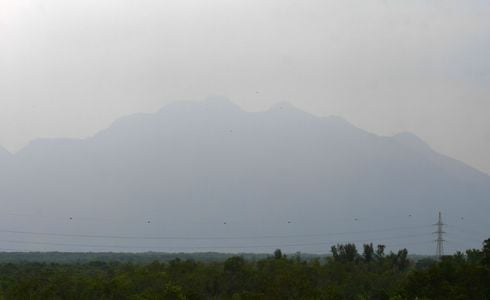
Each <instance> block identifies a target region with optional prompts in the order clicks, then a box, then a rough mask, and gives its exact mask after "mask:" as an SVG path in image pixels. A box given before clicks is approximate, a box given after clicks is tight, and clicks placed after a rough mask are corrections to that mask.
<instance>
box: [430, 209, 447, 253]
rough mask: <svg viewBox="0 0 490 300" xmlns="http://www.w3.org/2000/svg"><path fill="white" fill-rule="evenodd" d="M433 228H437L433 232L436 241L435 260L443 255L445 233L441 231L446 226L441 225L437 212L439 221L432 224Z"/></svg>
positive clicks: (440, 218)
mask: <svg viewBox="0 0 490 300" xmlns="http://www.w3.org/2000/svg"><path fill="white" fill-rule="evenodd" d="M433 225H434V226H437V230H436V231H434V232H433V233H434V234H437V239H436V240H435V242H436V256H437V258H439V259H440V258H441V256H443V255H444V242H445V240H444V233H446V232H445V231H444V230H442V227H443V226H444V225H446V224H444V223H442V213H441V212H439V219H438V220H437V223H435V224H433Z"/></svg>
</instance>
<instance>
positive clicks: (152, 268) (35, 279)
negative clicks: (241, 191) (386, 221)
mask: <svg viewBox="0 0 490 300" xmlns="http://www.w3.org/2000/svg"><path fill="white" fill-rule="evenodd" d="M0 299H353V300H362V299H376V300H378V299H380V300H383V299H387V300H403V299H407V300H408V299H436V300H437V299H472V300H473V299H490V239H487V240H486V241H484V243H483V246H482V248H481V249H470V250H467V251H465V252H464V253H461V252H458V253H456V254H455V255H450V256H444V257H442V258H441V259H440V260H434V259H430V258H426V259H421V260H418V261H413V260H411V259H410V258H409V256H408V252H407V250H406V249H402V250H399V251H397V252H390V253H385V247H384V246H383V245H377V246H373V244H365V245H363V247H362V249H360V250H358V249H357V248H356V245H354V244H339V245H335V246H333V247H332V248H331V255H330V256H328V257H325V258H320V257H319V258H310V259H304V258H302V257H301V255H299V254H298V255H284V254H283V253H282V251H281V250H279V249H278V250H276V251H275V252H274V253H273V254H272V255H270V256H269V257H266V258H260V259H257V260H255V259H246V258H244V257H242V256H232V257H229V258H227V259H226V260H224V261H197V260H193V259H184V260H183V259H178V258H177V259H173V260H171V261H167V262H162V261H154V262H151V263H131V262H117V261H93V262H80V263H39V262H16V263H1V264H0Z"/></svg>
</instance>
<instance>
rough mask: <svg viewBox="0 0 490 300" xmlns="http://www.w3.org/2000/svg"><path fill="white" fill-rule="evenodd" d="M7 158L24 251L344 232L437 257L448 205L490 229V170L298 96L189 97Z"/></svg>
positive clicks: (454, 216) (190, 244)
mask: <svg viewBox="0 0 490 300" xmlns="http://www.w3.org/2000/svg"><path fill="white" fill-rule="evenodd" d="M2 166H3V167H2V168H1V170H0V178H1V179H2V180H1V184H0V185H1V186H0V191H1V192H0V197H1V199H2V203H3V214H4V216H3V218H2V220H1V221H0V224H1V226H2V228H3V229H4V230H5V231H2V232H3V234H7V235H9V234H10V235H15V236H18V235H19V234H21V235H22V237H23V238H24V239H23V240H21V241H19V240H17V239H15V240H13V241H12V240H10V239H8V240H7V241H6V242H5V243H4V244H5V247H10V248H15V247H16V246H18V245H16V244H18V243H19V242H20V243H21V244H22V243H28V242H29V243H32V244H29V245H30V246H29V247H31V248H32V249H41V250H42V249H44V250H49V249H53V247H55V248H56V249H65V250H70V249H72V250H73V249H78V250H90V249H92V248H93V247H92V246H95V247H96V248H102V249H101V250H118V249H122V250H129V251H130V250H141V251H143V250H162V251H169V252H171V251H198V250H215V251H219V250H224V251H234V250H235V251H247V249H248V250H249V251H259V252H260V251H261V250H262V251H264V250H266V251H272V250H273V249H274V248H275V247H277V246H276V245H282V246H283V248H284V249H286V250H295V251H296V250H303V251H309V252H318V253H321V252H322V250H323V251H324V250H325V249H326V247H328V244H329V243H332V242H334V241H336V240H339V239H340V240H346V241H349V240H351V241H359V242H360V241H365V240H374V241H376V240H379V241H380V242H383V243H385V244H386V245H387V246H388V247H391V246H390V245H398V244H400V243H402V244H404V245H406V247H408V248H409V249H411V250H413V251H415V252H418V253H431V251H432V250H433V242H432V236H431V232H432V231H433V228H432V226H431V224H432V223H433V222H434V216H436V215H437V212H438V211H439V210H441V207H442V208H444V215H445V218H446V221H447V222H451V224H452V225H453V226H455V227H456V226H457V227H461V228H462V229H465V230H478V228H481V226H488V225H490V223H489V221H488V218H487V217H486V215H487V212H488V209H489V208H490V203H489V202H488V197H489V196H490V177H489V176H488V175H486V174H484V173H482V172H480V171H477V170H476V169H473V168H471V167H469V166H467V165H465V164H464V163H462V162H460V161H457V160H454V159H452V158H449V157H447V156H444V155H441V154H439V153H437V152H434V151H433V150H432V149H431V148H430V146H429V145H427V144H426V143H425V142H423V141H422V140H421V139H419V138H418V137H417V136H415V135H413V134H410V133H401V134H397V135H395V136H392V137H384V136H378V135H375V134H372V133H369V132H366V131H364V130H362V129H359V128H357V127H355V126H353V125H351V124H350V123H348V122H347V121H346V120H344V119H342V118H339V117H317V116H313V115H311V114H308V113H306V112H304V111H301V110H299V109H297V108H295V107H294V106H292V105H290V104H287V103H279V104H277V105H275V106H273V107H272V108H270V109H269V110H267V111H264V112H245V111H243V110H241V109H240V107H238V106H237V105H235V104H233V103H232V102H230V101H229V100H227V99H224V98H222V97H211V98H209V99H207V100H206V101H201V102H176V103H173V104H170V105H167V106H165V107H164V108H162V109H161V110H160V111H158V112H157V113H154V114H136V115H130V116H127V117H124V118H121V119H119V120H117V121H116V122H114V123H113V124H112V125H111V126H110V127H109V128H107V129H105V130H102V131H101V132H99V133H97V134H96V135H94V136H92V137H90V138H86V139H39V140H35V141H33V142H31V143H30V144H29V145H28V146H26V147H25V148H23V149H22V150H21V151H19V152H18V153H16V154H15V155H11V156H4V157H3V158H2ZM19 212H21V214H19ZM468 216H471V220H468V221H465V220H464V217H467V218H468ZM455 234H456V233H455ZM63 235H67V236H64V239H63V240H62V241H61V242H60V241H58V239H59V238H60V237H63ZM79 235H81V236H84V235H87V236H85V239H83V242H80V236H79ZM102 237H106V239H108V241H110V243H108V242H107V241H104V240H101V238H102ZM456 237H458V236H456ZM483 237H484V236H483V233H482V236H481V237H480V236H478V237H475V240H476V241H478V239H477V238H483ZM66 238H69V239H72V240H73V241H66ZM87 239H88V240H87ZM76 241H78V242H76ZM464 245H465V246H466V247H470V246H475V245H476V246H477V245H478V243H475V242H471V241H468V240H465V241H464ZM452 246H453V247H456V245H452Z"/></svg>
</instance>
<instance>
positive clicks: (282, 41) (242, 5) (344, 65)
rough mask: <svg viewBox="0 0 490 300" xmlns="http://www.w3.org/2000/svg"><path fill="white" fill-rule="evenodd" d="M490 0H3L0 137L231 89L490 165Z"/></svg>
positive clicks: (94, 124) (245, 99)
mask: <svg viewBox="0 0 490 300" xmlns="http://www.w3.org/2000/svg"><path fill="white" fill-rule="evenodd" d="M489 8H490V3H489V2H488V1H324V0H322V1H313V0H312V1H291V0H281V1H272V0H265V1H264V0H261V1H258V0H257V1H256V0H246V1H239V0H234V1H230V0H228V1H224V0H222V1H218V0H217V1H200V0H199V1H198V0H194V1H189V0H178V1H177V0H168V1H146V0H144V1H130V0H117V1H109V0H106V1H95V0H87V1H62V0H46V1H30V0H22V1H21V0H15V1H14V0H0V104H1V109H0V145H2V146H4V147H6V148H7V149H9V150H10V151H11V152H15V151H18V150H19V149H21V148H22V147H24V146H25V145H26V144H27V143H28V142H29V141H30V140H32V139H35V138H38V137H87V136H91V135H93V134H95V133H96V132H98V131H99V130H101V129H103V128H106V127H108V126H109V125H110V124H111V123H112V122H113V121H114V120H115V119H117V118H118V117H120V116H124V115H128V114H132V113H135V112H154V111H157V110H158V109H160V108H161V107H162V106H164V104H166V103H169V102H174V101H178V100H199V99H203V98H204V97H205V96H207V95H212V94H222V95H226V96H228V97H229V98H230V99H232V100H233V101H234V102H235V103H237V104H238V105H240V106H241V107H242V108H244V109H245V110H248V111H260V110H265V109H266V108H268V107H270V106H271V105H272V104H273V103H276V102H278V101H288V102H290V103H292V104H294V105H295V106H297V107H299V108H301V109H303V110H305V111H308V112H311V113H314V114H316V115H322V116H327V115H339V116H342V117H344V118H345V119H347V120H349V121H350V122H352V123H354V124H355V125H356V126H358V127H360V128H363V129H365V130H368V131H370V132H374V133H378V134H382V135H392V134H395V133H398V132H402V131H410V132H413V133H415V134H417V135H418V136H420V137H422V138H423V139H424V140H426V141H427V142H428V143H429V144H430V145H431V146H432V147H433V148H434V149H436V150H438V151H440V152H442V153H445V154H447V155H449V156H451V157H454V158H457V159H460V160H463V161H464V162H466V163H468V164H470V165H472V166H473V167H476V168H478V169H480V170H483V171H485V172H487V173H489V172H490V156H488V153H489V150H490V118H488V112H489V111H490V101H489V98H488V96H489V94H490V93H489V91H490V72H489V68H490V60H489V59H488V53H490V19H489V18H488V12H489Z"/></svg>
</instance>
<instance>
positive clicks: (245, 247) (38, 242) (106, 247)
mask: <svg viewBox="0 0 490 300" xmlns="http://www.w3.org/2000/svg"><path fill="white" fill-rule="evenodd" d="M420 236H424V235H417V234H412V235H405V236H399V235H398V236H390V237H383V238H378V239H362V240H345V241H336V242H328V241H324V242H313V243H287V244H266V245H263V244H262V245H241V246H239V245H214V246H190V247H189V246H188V248H191V249H193V250H195V249H253V248H280V247H300V246H319V245H330V244H338V243H363V242H373V241H377V242H382V241H388V240H397V239H405V238H410V237H420ZM0 242H2V243H13V244H32V245H49V246H67V247H83V248H105V249H109V248H115V249H145V250H146V249H182V248H186V247H185V246H177V247H175V246H164V247H162V246H130V245H127V246H126V245H101V244H79V243H58V242H43V241H19V240H1V241H0ZM424 243H425V242H424ZM405 245H406V244H405Z"/></svg>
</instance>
